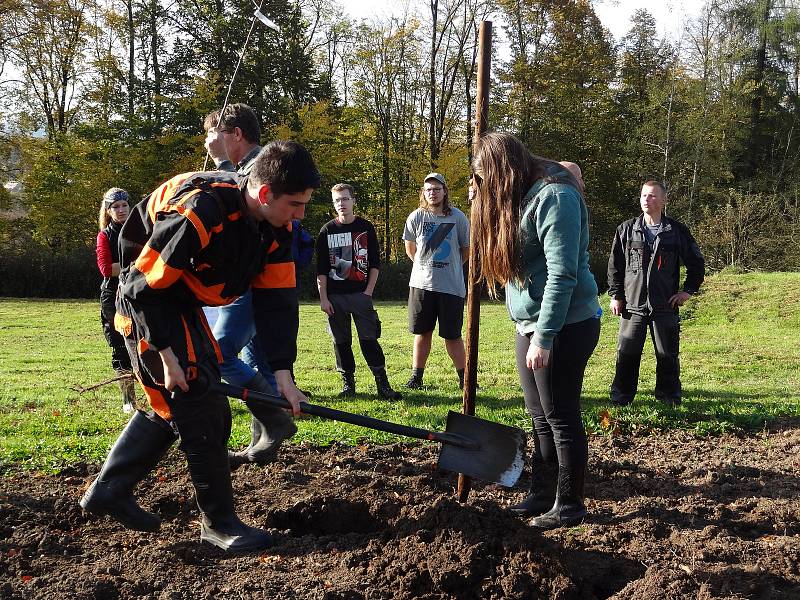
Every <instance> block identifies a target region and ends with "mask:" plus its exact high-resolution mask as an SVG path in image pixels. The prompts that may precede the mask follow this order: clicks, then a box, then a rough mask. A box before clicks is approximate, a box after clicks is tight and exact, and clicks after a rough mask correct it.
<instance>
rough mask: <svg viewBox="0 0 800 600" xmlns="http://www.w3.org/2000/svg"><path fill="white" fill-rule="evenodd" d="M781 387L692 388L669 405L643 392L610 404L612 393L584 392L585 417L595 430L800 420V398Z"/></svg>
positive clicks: (700, 429) (738, 426)
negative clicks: (757, 389)
mask: <svg viewBox="0 0 800 600" xmlns="http://www.w3.org/2000/svg"><path fill="white" fill-rule="evenodd" d="M781 396H782V394H781V393H780V392H777V391H776V392H774V393H767V392H751V393H738V392H735V393H734V392H724V391H723V392H720V391H707V390H699V389H688V390H685V392H684V399H683V402H682V403H681V404H680V405H679V406H677V407H670V406H667V405H665V404H663V403H662V402H659V401H657V400H656V399H655V398H654V397H653V396H652V395H649V394H646V393H645V394H640V395H638V396H637V398H636V399H635V400H634V402H633V403H632V404H630V405H628V406H624V407H618V406H614V405H613V404H611V402H610V400H609V399H608V398H607V397H598V396H596V395H595V396H588V397H585V398H584V421H585V423H586V426H587V428H588V429H589V430H590V431H592V432H593V433H602V432H606V433H647V432H648V430H651V429H652V430H656V431H664V430H668V429H685V430H689V431H693V432H695V433H698V434H717V433H724V432H730V431H749V432H752V431H759V430H762V429H765V428H768V429H776V428H778V429H780V428H784V427H792V426H796V425H797V424H798V423H800V409H799V408H798V406H800V402H793V401H792V400H791V395H790V396H786V395H783V396H784V398H786V399H785V400H784V402H782V403H780V404H777V403H775V398H776V397H781Z"/></svg>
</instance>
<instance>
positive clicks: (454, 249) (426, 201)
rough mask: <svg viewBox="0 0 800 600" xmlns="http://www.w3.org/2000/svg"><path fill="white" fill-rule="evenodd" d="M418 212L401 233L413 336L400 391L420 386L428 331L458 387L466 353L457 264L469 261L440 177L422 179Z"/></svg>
mask: <svg viewBox="0 0 800 600" xmlns="http://www.w3.org/2000/svg"><path fill="white" fill-rule="evenodd" d="M419 204H420V208H418V209H417V210H415V211H414V212H412V213H411V214H410V215H409V216H408V219H406V225H405V228H404V230H403V241H404V242H405V247H406V254H407V255H408V257H409V258H410V259H411V260H413V261H414V266H413V268H412V270H411V279H410V280H409V282H408V286H409V294H408V327H409V331H411V333H413V334H414V354H413V358H412V371H411V379H409V380H408V383H407V384H406V387H409V388H412V389H414V388H420V387H422V376H423V373H424V371H425V364H426V363H427V361H428V355H429V354H430V351H431V343H432V341H433V329H434V327H435V326H436V322H437V321H438V322H439V336H440V337H442V338H444V341H445V347H446V348H447V353H448V354H449V355H450V358H451V359H452V361H453V366H455V368H456V372H457V373H458V379H459V384H460V386H461V387H462V388H463V387H464V365H465V362H466V354H465V352H464V340H463V339H462V338H461V328H462V326H463V323H464V296H466V288H465V286H464V271H463V264H464V262H465V261H466V260H467V258H468V257H469V222H468V221H467V217H466V216H465V215H464V213H463V212H461V211H460V210H459V209H457V208H455V207H453V206H451V205H450V202H449V198H448V191H447V183H446V182H445V178H444V175H442V174H441V173H430V174H428V176H427V177H425V182H424V184H423V188H422V191H421V192H420V201H419Z"/></svg>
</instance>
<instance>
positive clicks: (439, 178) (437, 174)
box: [423, 173, 447, 185]
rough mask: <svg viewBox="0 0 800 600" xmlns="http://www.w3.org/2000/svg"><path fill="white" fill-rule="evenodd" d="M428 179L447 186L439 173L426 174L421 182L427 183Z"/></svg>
mask: <svg viewBox="0 0 800 600" xmlns="http://www.w3.org/2000/svg"><path fill="white" fill-rule="evenodd" d="M428 179H435V180H436V181H438V182H439V183H441V184H442V185H447V182H446V181H445V180H444V175H442V174H441V173H428V174H427V175H426V176H425V179H423V181H428Z"/></svg>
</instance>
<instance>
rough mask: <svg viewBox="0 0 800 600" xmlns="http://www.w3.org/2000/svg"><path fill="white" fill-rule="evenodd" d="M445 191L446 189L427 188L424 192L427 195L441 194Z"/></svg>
mask: <svg viewBox="0 0 800 600" xmlns="http://www.w3.org/2000/svg"><path fill="white" fill-rule="evenodd" d="M443 190H444V188H440V187H426V188H425V190H424V192H425V193H426V194H438V193H439V192H441V191H443Z"/></svg>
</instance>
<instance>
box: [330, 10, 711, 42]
mask: <svg viewBox="0 0 800 600" xmlns="http://www.w3.org/2000/svg"><path fill="white" fill-rule="evenodd" d="M339 2H340V4H342V6H343V7H344V9H345V10H346V11H347V12H349V13H350V15H351V16H352V17H355V18H356V19H368V20H369V19H371V18H372V17H381V16H388V15H390V14H392V12H398V13H399V12H400V11H401V10H402V9H403V6H404V5H405V4H406V2H405V1H404V0H390V1H388V2H380V1H376V0H339ZM701 5H702V2H700V1H699V0H661V1H660V2H653V0H596V1H595V12H596V13H597V16H598V17H600V21H601V22H602V23H603V25H604V26H605V27H607V28H608V29H609V30H610V31H611V33H612V34H613V35H614V37H615V38H616V40H617V41H619V40H620V38H622V36H623V35H625V33H626V32H627V30H628V26H629V20H630V16H631V15H632V14H633V12H634V11H635V10H637V9H639V8H646V9H647V10H649V11H650V14H652V15H653V17H655V19H656V27H657V28H658V32H659V34H660V36H666V37H668V38H670V39H672V40H676V39H678V38H679V37H680V34H681V31H682V30H683V27H684V24H685V22H686V20H687V18H690V17H692V16H694V15H696V14H697V12H698V11H699V9H700V7H701Z"/></svg>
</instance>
